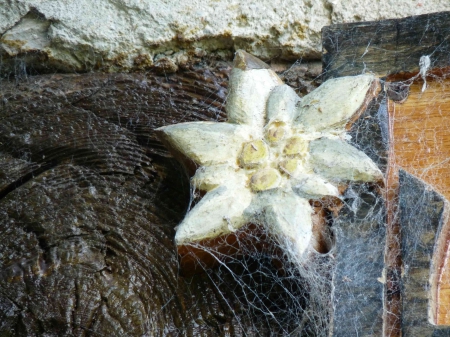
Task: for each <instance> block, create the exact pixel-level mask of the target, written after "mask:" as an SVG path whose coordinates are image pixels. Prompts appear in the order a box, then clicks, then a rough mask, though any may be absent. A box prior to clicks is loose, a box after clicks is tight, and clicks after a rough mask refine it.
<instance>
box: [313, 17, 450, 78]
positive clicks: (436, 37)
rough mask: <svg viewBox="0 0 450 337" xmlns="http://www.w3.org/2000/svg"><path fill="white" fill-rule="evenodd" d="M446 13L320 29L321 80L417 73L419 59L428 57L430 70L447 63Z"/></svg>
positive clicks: (449, 25)
mask: <svg viewBox="0 0 450 337" xmlns="http://www.w3.org/2000/svg"><path fill="white" fill-rule="evenodd" d="M448 36H450V13H449V12H440V13H432V14H424V15H419V16H412V17H408V18H403V19H393V20H383V21H378V22H359V23H349V24H338V25H332V26H328V27H324V28H323V30H322V41H323V44H322V47H323V54H322V61H323V70H324V72H325V73H324V78H325V79H328V78H333V77H338V76H348V75H357V74H360V73H362V72H364V71H365V72H374V73H375V74H377V75H379V76H386V75H389V74H395V73H399V72H406V73H411V72H417V71H418V70H419V59H420V57H421V56H423V55H430V57H431V62H432V67H433V68H440V67H447V66H448V65H449V64H450V54H449V53H448V50H449V47H450V41H449V39H448Z"/></svg>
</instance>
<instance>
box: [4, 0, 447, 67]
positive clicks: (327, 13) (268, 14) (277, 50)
mask: <svg viewBox="0 0 450 337" xmlns="http://www.w3.org/2000/svg"><path fill="white" fill-rule="evenodd" d="M444 10H450V2H448V1H447V0H429V1H423V0H411V1H405V2H402V1H396V0H390V1H383V2H378V1H373V0H346V1H340V0H253V1H245V2H244V1H237V0H235V1H230V0H202V1H200V0H184V1H176V0H163V1H161V0H158V1H156V0H149V1H140V0H98V1H90V0H79V1H61V0H47V1H41V0H23V1H19V0H0V67H1V68H2V69H3V70H5V69H13V70H15V71H17V69H18V68H19V67H22V68H23V67H28V68H30V67H32V68H34V69H37V70H38V71H43V70H44V71H45V70H46V69H47V70H48V71H54V70H55V69H56V70H59V71H66V72H75V71H90V70H109V71H123V70H125V71H126V70H139V69H148V68H156V69H159V70H161V71H163V72H169V73H170V72H174V71H176V70H177V69H178V67H180V66H183V65H185V64H188V63H192V62H196V61H198V60H200V59H205V57H206V58H208V57H212V58H214V59H230V58H231V55H232V52H233V51H234V50H236V49H239V48H243V49H245V50H247V51H249V52H251V53H253V54H254V55H256V56H258V57H260V58H263V59H265V60H268V59H274V58H278V59H284V60H291V61H292V60H296V59H299V58H303V59H319V58H320V54H321V29H322V27H323V26H326V25H330V24H334V23H342V22H354V21H367V20H379V19H386V18H398V17H404V16H409V15H416V14H424V13H430V12H436V11H444Z"/></svg>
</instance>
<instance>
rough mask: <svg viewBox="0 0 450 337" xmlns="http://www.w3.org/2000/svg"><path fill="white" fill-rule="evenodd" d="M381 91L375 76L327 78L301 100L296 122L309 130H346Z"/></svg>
mask: <svg viewBox="0 0 450 337" xmlns="http://www.w3.org/2000/svg"><path fill="white" fill-rule="evenodd" d="M377 90H378V80H377V78H376V77H375V76H373V75H360V76H348V77H340V78H335V79H331V80H328V81H326V82H325V83H323V84H322V85H321V86H320V87H319V88H317V89H316V90H314V91H313V92H312V93H310V94H308V95H306V96H305V97H303V99H302V100H301V102H300V104H299V105H298V108H297V113H298V115H297V117H296V119H295V122H294V124H296V125H298V126H300V127H301V128H303V129H304V130H306V131H309V132H313V131H321V130H325V129H336V128H337V129H340V128H341V129H343V128H344V127H345V125H346V124H347V123H348V122H349V121H350V120H351V119H352V118H354V117H355V116H357V115H358V113H359V112H360V111H361V108H364V105H365V104H367V103H368V102H369V101H370V99H371V98H373V97H374V96H375V94H376V92H377Z"/></svg>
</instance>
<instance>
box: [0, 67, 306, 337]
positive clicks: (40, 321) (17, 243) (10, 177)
mask: <svg viewBox="0 0 450 337" xmlns="http://www.w3.org/2000/svg"><path fill="white" fill-rule="evenodd" d="M228 72H229V68H227V67H223V68H216V69H215V71H214V72H212V71H209V70H208V69H203V70H195V69H193V70H192V71H186V72H183V73H180V74H175V75H172V76H169V77H166V76H156V75H153V74H114V75H108V74H85V75H59V74H56V75H45V76H32V77H28V78H22V79H16V80H14V79H13V80H11V81H2V82H1V83H0V120H1V123H0V271H1V273H0V335H2V336H33V335H43V334H46V336H61V335H73V336H87V335H103V336H120V335H128V336H179V335H187V336H219V335H236V336H241V335H258V336H259V335H271V334H272V335H273V334H283V333H286V331H290V330H292V329H294V328H297V326H292V325H291V324H293V322H298V320H299V317H298V312H293V311H292V310H291V308H292V307H294V306H297V309H298V305H299V303H300V302H301V300H298V299H299V298H300V299H301V298H303V297H304V296H305V294H304V290H302V289H299V288H296V287H297V283H296V282H297V281H295V280H294V281H293V280H292V279H291V280H290V279H289V278H287V277H286V278H284V279H283V278H280V276H279V275H278V270H277V268H275V267H274V266H273V265H272V261H271V259H267V258H266V259H265V258H264V256H261V257H260V258H258V259H255V258H251V257H250V258H248V259H247V260H246V261H245V263H242V262H239V261H237V262H235V263H232V262H231V263H230V264H229V265H228V266H227V268H221V269H216V270H214V271H210V272H208V273H203V274H199V275H195V276H193V277H186V278H185V277H181V276H180V275H179V274H178V273H179V270H178V257H177V253H176V248H175V246H174V243H173V238H174V234H175V230H174V227H175V226H176V225H177V224H178V223H179V221H180V220H181V219H182V217H183V216H184V213H185V211H186V208H187V207H188V204H189V199H190V195H189V184H188V178H187V177H186V175H185V173H184V171H183V170H182V169H181V167H180V166H179V165H178V164H177V162H176V161H174V160H173V159H172V158H171V157H170V156H168V153H167V151H166V149H165V148H164V147H163V146H162V145H161V143H160V142H159V141H157V139H156V137H155V135H154V133H153V129H154V128H156V127H159V126H162V125H166V124H171V123H179V122H187V121H192V120H222V119H223V118H224V109H223V108H224V105H223V103H224V100H225V98H226V95H227V80H228V77H227V76H228ZM261 270H263V271H264V272H261ZM256 271H259V272H258V273H257V274H252V273H254V272H256ZM275 279H276V282H275V281H274V280H275ZM249 289H251V291H249ZM254 294H261V296H259V297H257V298H256V296H255V295H254ZM249 295H251V296H250V297H251V298H249ZM249 299H250V300H251V303H250V302H249ZM292 301H295V304H293V303H292ZM305 322H306V321H305ZM303 329H304V330H303V331H308V326H307V323H305V325H304V326H303Z"/></svg>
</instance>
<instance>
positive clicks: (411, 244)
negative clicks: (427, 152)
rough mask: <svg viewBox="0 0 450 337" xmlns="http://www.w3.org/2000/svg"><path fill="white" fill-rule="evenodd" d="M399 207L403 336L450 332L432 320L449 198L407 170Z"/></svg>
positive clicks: (435, 334)
mask: <svg viewBox="0 0 450 337" xmlns="http://www.w3.org/2000/svg"><path fill="white" fill-rule="evenodd" d="M399 179H400V184H399V211H400V223H401V224H402V258H403V275H402V286H401V290H402V302H403V310H402V333H403V336H436V337H437V336H450V329H445V328H444V329H440V328H438V327H436V326H434V325H432V324H430V322H429V315H428V306H429V297H430V291H429V289H430V287H431V285H430V260H431V255H432V254H433V250H434V247H435V241H436V239H437V238H438V237H439V234H440V231H441V228H442V226H443V224H444V223H443V221H446V216H445V212H446V210H445V208H448V203H447V202H446V200H445V198H444V197H443V196H442V195H440V194H439V193H436V192H435V191H433V190H432V189H431V188H430V187H429V186H428V185H427V184H426V183H424V182H423V181H421V180H419V179H417V178H415V177H414V176H412V175H411V174H409V173H407V172H406V171H403V170H401V171H400V172H399Z"/></svg>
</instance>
